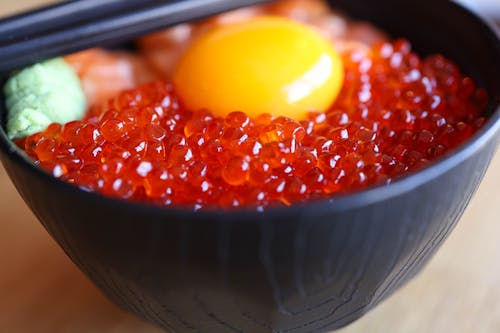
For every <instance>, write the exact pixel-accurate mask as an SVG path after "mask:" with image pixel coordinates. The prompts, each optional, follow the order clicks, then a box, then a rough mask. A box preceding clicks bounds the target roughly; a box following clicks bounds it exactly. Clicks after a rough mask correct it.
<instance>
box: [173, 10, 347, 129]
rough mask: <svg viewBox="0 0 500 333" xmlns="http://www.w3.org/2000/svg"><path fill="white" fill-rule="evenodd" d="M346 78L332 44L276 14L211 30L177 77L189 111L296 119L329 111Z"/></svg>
mask: <svg viewBox="0 0 500 333" xmlns="http://www.w3.org/2000/svg"><path fill="white" fill-rule="evenodd" d="M343 80H344V69H343V64H342V60H341V57H340V55H339V53H337V51H336V50H335V49H334V47H333V45H332V44H331V42H329V41H328V40H327V39H325V38H324V37H322V36H321V35H320V33H319V32H317V31H316V30H314V29H313V28H311V27H308V26H306V25H304V24H301V23H296V22H294V21H291V20H288V19H285V18H280V17H272V16H265V17H259V18H255V19H251V20H249V21H245V22H242V23H237V24H232V25H225V26H220V27H217V28H214V29H212V30H210V31H208V32H206V33H205V34H203V35H201V36H200V37H199V38H197V39H196V40H195V41H194V42H193V44H192V45H191V46H190V47H189V48H188V50H187V51H186V53H185V54H184V55H183V56H182V58H181V60H180V61H179V63H178V64H177V67H176V69H175V70H174V74H173V82H174V85H175V88H176V90H177V93H178V95H179V96H180V97H181V99H182V101H183V102H184V104H185V106H186V107H187V108H188V109H190V110H193V111H195V110H200V109H208V110H210V111H212V112H213V113H214V114H215V115H218V116H225V115H227V114H228V113H230V112H233V111H243V112H245V113H246V114H248V115H249V116H258V115H260V114H264V113H270V114H272V115H274V116H285V117H290V118H294V119H302V118H304V117H305V116H306V114H307V113H308V112H309V111H318V112H323V111H326V110H327V109H328V108H329V107H330V106H331V105H332V103H333V102H334V100H335V98H336V97H337V95H338V94H339V91H340V89H341V87H342V83H343Z"/></svg>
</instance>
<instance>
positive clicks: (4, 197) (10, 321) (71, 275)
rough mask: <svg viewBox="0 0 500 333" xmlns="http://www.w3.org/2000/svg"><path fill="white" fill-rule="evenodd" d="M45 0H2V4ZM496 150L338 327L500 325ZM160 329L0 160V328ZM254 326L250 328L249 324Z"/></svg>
mask: <svg viewBox="0 0 500 333" xmlns="http://www.w3.org/2000/svg"><path fill="white" fill-rule="evenodd" d="M42 2H45V3H48V2H51V1H50V0H18V1H16V2H14V1H0V14H3V13H6V12H12V11H13V10H15V9H18V8H21V7H24V8H26V7H28V6H31V5H33V4H37V3H42ZM499 189H500V153H499V154H497V156H496V158H495V160H494V161H493V164H492V165H491V167H490V169H489V171H488V173H487V175H486V178H485V180H484V182H483V184H482V185H481V187H480V189H479V192H478V193H477V195H476V196H475V197H474V199H473V201H472V203H471V205H470V206H469V208H468V209H467V211H466V213H465V215H464V217H463V219H462V221H461V222H460V224H459V225H458V227H457V229H456V230H455V231H454V233H453V234H452V236H451V237H450V238H449V239H448V241H447V242H446V243H445V245H444V246H443V248H442V249H441V250H440V251H439V252H438V254H437V256H436V257H435V258H434V260H433V261H432V262H431V264H430V265H429V266H428V267H427V268H426V269H425V270H424V271H423V272H422V273H421V274H420V275H419V276H418V277H417V278H416V279H414V280H413V281H412V282H411V283H410V284H408V285H407V286H406V287H404V288H403V289H402V290H400V291H399V292H398V293H396V294H395V295H394V296H393V297H392V298H390V299H389V300H388V301H386V302H384V303H383V304H382V305H381V306H379V307H378V308H376V309H375V310H374V311H372V312H371V313H369V314H368V315H367V316H365V317H364V318H362V319H361V320H359V321H357V322H356V323H354V324H353V325H351V326H349V327H348V328H346V329H344V330H341V331H339V333H442V332H454V333H471V332H481V333H498V332H500V264H499V262H500V217H499V215H500V193H499ZM33 332H36V333H57V332H61V333H80V332H81V333H88V332H96V333H99V332H111V333H135V332H141V333H160V331H159V330H158V329H156V328H154V327H151V326H149V325H148V324H146V323H143V322H141V321H139V320H137V319H135V318H134V317H132V316H130V315H128V314H126V313H123V312H122V311H120V310H119V309H118V308H116V307H115V306H114V305H112V304H111V303H110V302H109V301H107V300H106V299H105V298H104V297H103V296H102V295H101V294H100V293H99V291H97V289H96V288H95V287H94V286H93V285H92V284H91V283H90V282H89V281H88V280H87V279H86V277H84V276H83V274H82V273H80V272H79V271H78V269H77V268H76V267H75V266H74V265H73V264H72V263H71V262H70V260H69V259H68V258H67V257H66V256H65V255H64V253H63V252H62V251H61V250H60V249H59V248H58V246H57V245H56V244H55V243H54V241H53V240H52V239H51V238H50V237H49V236H48V235H47V233H46V232H45V231H44V230H43V228H42V226H41V225H40V224H39V223H38V222H37V221H36V219H35V218H34V216H33V215H32V214H31V212H30V211H29V210H28V208H27V207H26V206H25V204H24V203H23V202H22V200H21V199H20V197H19V195H18V194H17V192H16V191H15V189H14V188H13V186H12V184H11V183H10V181H9V180H8V177H7V175H6V174H5V172H4V170H3V168H1V167H0V333H33ZM249 333H251V332H249Z"/></svg>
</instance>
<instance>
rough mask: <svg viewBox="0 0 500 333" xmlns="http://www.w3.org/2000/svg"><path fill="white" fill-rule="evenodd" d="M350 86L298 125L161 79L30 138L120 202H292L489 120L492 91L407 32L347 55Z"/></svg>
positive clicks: (258, 205) (387, 167)
mask: <svg viewBox="0 0 500 333" xmlns="http://www.w3.org/2000/svg"><path fill="white" fill-rule="evenodd" d="M343 60H344V65H345V72H346V73H345V74H346V75H345V83H344V88H343V91H342V92H341V95H340V96H339V98H338V99H337V101H336V102H335V105H333V107H331V109H330V110H329V111H328V112H326V113H310V115H309V118H308V119H307V120H303V121H296V120H293V119H288V118H283V117H279V118H273V117H271V116H270V115H261V116H259V117H257V118H254V119H250V118H249V117H248V116H247V115H246V114H245V113H243V112H233V113H231V114H229V115H228V116H227V117H225V118H217V117H214V116H213V115H212V114H211V113H210V111H208V110H201V111H196V112H192V111H189V110H186V109H184V108H183V107H182V103H180V101H179V100H178V98H177V97H176V95H175V92H174V91H173V89H172V86H171V84H169V83H165V82H155V83H150V84H146V85H143V86H140V87H138V88H137V89H134V90H131V91H126V92H124V93H122V94H120V95H119V96H117V97H116V98H114V99H112V100H110V101H108V102H107V103H105V104H103V105H100V106H99V107H94V108H92V109H91V110H90V111H89V114H88V116H87V118H86V119H84V120H83V121H74V122H70V123H68V124H65V125H63V126H61V125H59V124H52V125H50V126H49V128H48V129H47V130H46V131H44V132H42V133H37V134H34V135H32V136H30V137H28V138H26V139H25V140H24V143H23V144H24V148H25V150H26V152H27V153H28V155H29V156H31V157H32V158H33V159H34V160H35V161H36V164H38V165H40V166H41V167H42V168H44V169H45V170H48V171H49V172H51V173H52V174H53V175H54V176H55V177H58V178H61V179H63V180H65V181H67V182H69V183H73V184H75V185H77V186H79V187H80V188H81V189H84V190H87V191H96V192H99V193H102V194H104V195H107V196H111V197H117V198H122V199H129V200H136V201H143V202H152V203H156V204H160V205H165V206H184V207H186V206H187V207H192V208H194V209H195V210H198V209H207V208H224V209H229V208H236V207H253V208H255V209H258V210H262V209H264V208H265V207H267V206H270V205H291V204H293V203H297V202H302V201H306V200H312V199H318V198H326V197H331V196H332V195H334V194H338V193H345V192H350V191H354V190H359V189H362V188H365V187H367V186H370V185H374V184H388V183H390V182H391V181H392V180H393V179H394V178H397V177H399V176H401V175H402V174H405V173H407V172H410V171H414V170H417V169H419V168H422V167H423V166H425V165H427V164H428V163H429V162H430V161H431V160H434V159H436V158H438V157H440V156H442V155H443V154H445V153H447V152H448V151H449V150H450V149H452V148H454V147H456V146H458V145H459V144H460V143H462V142H463V141H465V140H467V139H468V138H469V137H470V136H472V135H473V133H474V132H476V131H477V130H478V128H480V127H481V125H482V124H483V123H484V122H485V119H484V118H483V117H482V116H481V115H480V112H481V111H482V110H484V108H485V107H486V105H487V95H486V92H485V91H484V90H483V89H478V88H476V86H475V83H474V82H473V80H472V79H470V78H468V77H464V76H462V75H461V74H460V72H459V69H458V68H457V66H456V65H454V64H453V63H452V62H450V61H449V60H447V59H445V58H444V57H442V56H439V55H437V56H431V57H428V58H426V59H423V60H422V59H421V58H419V57H418V56H417V55H416V54H415V53H413V52H412V51H411V47H410V44H409V43H408V42H407V41H404V40H397V41H395V42H393V43H387V42H381V43H379V44H377V45H375V46H374V47H372V48H371V49H369V50H367V51H360V50H353V51H352V52H348V53H346V54H345V55H344V59H343Z"/></svg>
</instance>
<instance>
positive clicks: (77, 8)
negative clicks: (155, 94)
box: [0, 0, 166, 45]
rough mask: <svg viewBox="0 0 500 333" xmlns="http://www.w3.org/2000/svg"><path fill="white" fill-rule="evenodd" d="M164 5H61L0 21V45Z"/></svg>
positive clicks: (124, 1) (87, 0) (114, 1)
mask: <svg viewBox="0 0 500 333" xmlns="http://www.w3.org/2000/svg"><path fill="white" fill-rule="evenodd" d="M165 2H166V1H164V0H73V1H65V2H62V3H58V4H55V5H51V6H48V7H45V8H41V9H36V10H33V11H30V12H26V13H21V14H18V15H15V16H11V17H9V18H6V19H3V20H1V21H0V32H1V34H2V36H3V38H1V39H0V45H1V44H3V43H5V41H7V40H14V39H16V38H29V37H34V36H36V35H40V34H43V33H46V32H48V31H54V30H56V29H64V27H65V26H67V25H71V24H73V25H74V24H78V23H83V22H85V21H88V20H94V19H97V18H99V17H104V16H108V17H109V16H113V15H116V14H118V13H120V12H125V11H133V10H140V9H141V8H146V7H148V6H151V5H160V4H162V3H165Z"/></svg>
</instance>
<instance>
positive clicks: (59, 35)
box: [0, 0, 269, 72]
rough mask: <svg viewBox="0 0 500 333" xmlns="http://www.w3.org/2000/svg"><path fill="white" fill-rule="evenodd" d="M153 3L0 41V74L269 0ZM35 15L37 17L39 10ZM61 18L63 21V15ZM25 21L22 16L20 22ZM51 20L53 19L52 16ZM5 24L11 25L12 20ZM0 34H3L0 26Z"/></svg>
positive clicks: (194, 0)
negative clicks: (31, 34)
mask: <svg viewBox="0 0 500 333" xmlns="http://www.w3.org/2000/svg"><path fill="white" fill-rule="evenodd" d="M128 1H130V0H128ZM123 2H125V0H123ZM156 2H159V3H160V4H158V3H157V4H151V3H150V4H149V5H148V6H144V7H142V8H141V9H139V10H136V9H135V8H134V10H130V8H128V9H127V10H122V11H119V12H118V11H116V12H115V13H114V15H104V16H103V15H99V16H98V17H97V18H93V19H88V20H85V21H81V20H78V21H77V22H76V23H74V24H73V23H72V24H70V25H65V27H64V29H52V30H50V31H45V32H43V33H40V34H37V35H36V36H34V37H32V36H27V37H25V36H18V37H16V38H11V39H8V40H7V41H5V39H1V40H2V42H1V43H0V72H5V71H9V70H13V69H16V68H20V67H23V66H26V65H29V64H32V63H35V62H38V61H41V60H44V59H48V58H51V57H55V56H60V55H66V54H69V53H72V52H76V51H80V50H83V49H86V48H89V47H94V46H106V45H111V44H118V43H121V42H124V41H128V40H130V39H132V38H135V37H138V36H140V35H143V34H145V33H148V32H152V31H155V30H157V29H161V28H166V27H169V26H172V25H175V24H178V23H183V22H187V21H191V20H196V19H200V18H204V17H207V16H210V15H214V14H218V13H221V12H225V11H228V10H232V9H236V8H240V7H244V6H249V5H254V4H258V3H264V2H269V0H182V1H181V0H178V1H156ZM36 13H37V15H40V11H38V12H36ZM74 15H76V14H74ZM28 17H29V16H28ZM39 17H40V16H39ZM63 17H64V19H67V17H65V16H64V15H63ZM25 19H26V18H25V17H23V20H25ZM54 19H57V18H55V17H54ZM42 21H43V20H42ZM68 22H69V21H68ZM9 24H10V25H11V26H12V25H13V23H12V21H10V23H9ZM0 31H3V30H2V25H1V24H0Z"/></svg>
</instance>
